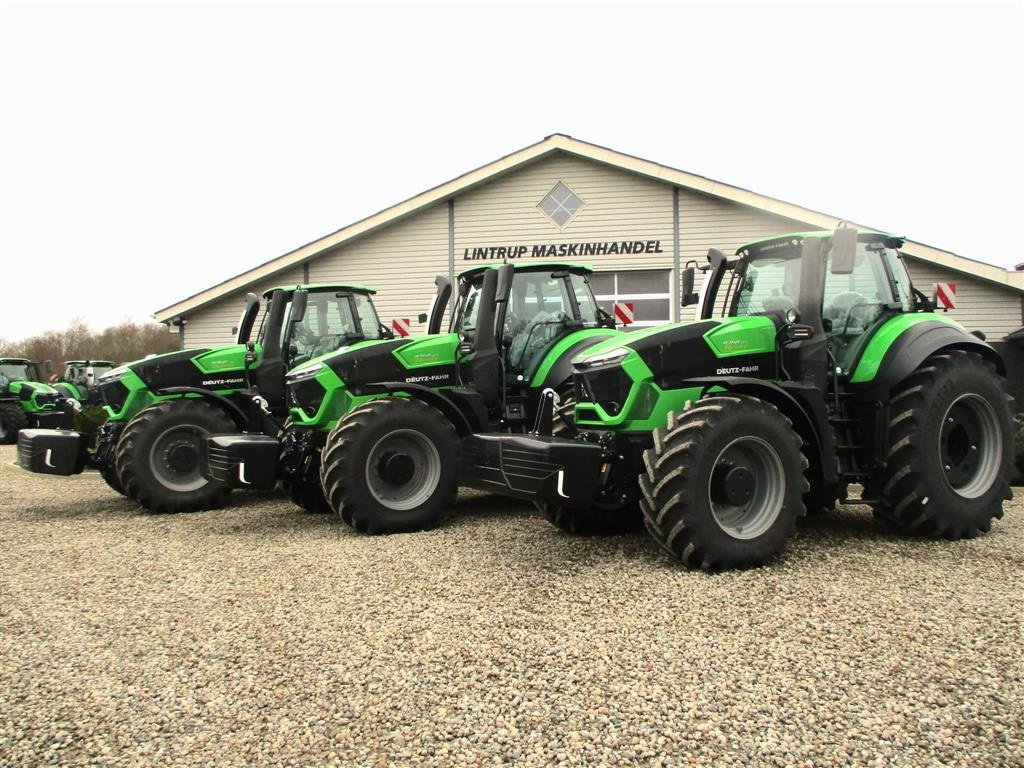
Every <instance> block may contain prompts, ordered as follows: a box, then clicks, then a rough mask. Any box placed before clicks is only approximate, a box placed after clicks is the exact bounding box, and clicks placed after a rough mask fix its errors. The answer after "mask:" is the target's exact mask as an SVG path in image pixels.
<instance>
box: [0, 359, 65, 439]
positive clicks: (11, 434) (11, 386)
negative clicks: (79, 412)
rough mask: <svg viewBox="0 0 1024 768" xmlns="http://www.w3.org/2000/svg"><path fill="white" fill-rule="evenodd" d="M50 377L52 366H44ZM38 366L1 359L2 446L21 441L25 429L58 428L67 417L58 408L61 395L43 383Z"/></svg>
mask: <svg viewBox="0 0 1024 768" xmlns="http://www.w3.org/2000/svg"><path fill="white" fill-rule="evenodd" d="M45 370H46V372H47V373H49V370H50V363H49V361H47V362H46V363H45ZM42 380H43V374H42V373H41V372H40V370H39V366H38V365H36V364H35V363H33V362H32V361H31V360H25V359H24V358H21V357H4V358H0V444H4V445H8V444H10V443H14V442H16V441H17V439H18V431H19V430H21V429H25V428H26V427H59V426H62V425H63V424H65V423H66V419H67V416H66V415H65V412H64V410H62V409H61V408H60V407H59V405H60V401H61V397H62V394H61V393H60V392H58V391H57V390H56V389H54V388H53V387H51V386H50V385H49V384H44V383H43V381H42Z"/></svg>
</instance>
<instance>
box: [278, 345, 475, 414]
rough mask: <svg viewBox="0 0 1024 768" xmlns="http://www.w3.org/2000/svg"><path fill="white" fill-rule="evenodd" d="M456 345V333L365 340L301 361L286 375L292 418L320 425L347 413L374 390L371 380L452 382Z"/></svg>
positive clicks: (434, 384)
mask: <svg viewBox="0 0 1024 768" xmlns="http://www.w3.org/2000/svg"><path fill="white" fill-rule="evenodd" d="M458 344H459V336H458V334H456V333H446V334H440V335H429V336H421V337H418V338H406V339H385V340H380V341H367V342H363V343H361V344H359V345H357V346H352V347H348V348H346V349H343V350H339V351H337V352H334V353H332V354H330V355H325V356H324V357H320V358H317V359H316V360H312V361H310V362H308V363H305V364H304V365H302V366H300V367H298V368H295V369H294V370H292V371H291V372H290V373H289V374H288V376H287V379H286V381H287V384H288V389H289V398H290V401H291V404H292V406H293V407H292V411H291V412H292V418H293V421H294V423H296V424H297V425H299V426H321V427H322V426H323V422H324V420H327V421H328V422H329V421H333V420H335V419H337V418H338V417H339V416H340V415H341V414H342V413H345V412H347V410H349V409H350V408H351V406H352V400H355V399H359V398H363V397H372V396H373V395H375V394H379V390H378V389H377V388H375V387H374V386H373V385H374V384H380V383H384V382H391V383H395V382H401V383H406V384H419V385H422V386H426V387H430V388H437V387H446V386H452V385H454V384H455V382H456V350H457V348H458Z"/></svg>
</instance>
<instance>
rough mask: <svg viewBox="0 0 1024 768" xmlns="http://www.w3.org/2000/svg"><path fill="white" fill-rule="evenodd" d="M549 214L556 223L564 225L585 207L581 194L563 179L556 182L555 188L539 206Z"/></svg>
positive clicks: (545, 196)
mask: <svg viewBox="0 0 1024 768" xmlns="http://www.w3.org/2000/svg"><path fill="white" fill-rule="evenodd" d="M537 207H538V208H540V209H541V210H542V211H544V213H546V214H547V215H548V218H549V219H551V220H552V221H553V222H555V224H557V225H558V226H560V227H564V226H565V225H566V223H568V221H569V219H571V218H572V217H573V216H575V215H576V212H577V211H578V210H579V209H580V208H582V207H583V201H582V200H580V198H579V196H578V195H577V194H576V193H575V192H573V191H572V190H571V189H569V187H567V186H566V185H565V184H564V183H562V182H561V181H560V182H558V183H557V184H555V186H554V188H553V189H552V190H551V191H550V192H548V193H547V194H546V195H544V199H543V200H541V201H540V204H539V205H538V206H537Z"/></svg>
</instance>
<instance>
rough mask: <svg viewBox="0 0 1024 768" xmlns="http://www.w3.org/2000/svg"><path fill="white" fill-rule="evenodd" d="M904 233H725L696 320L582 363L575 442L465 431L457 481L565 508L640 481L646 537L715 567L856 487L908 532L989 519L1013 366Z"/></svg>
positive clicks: (583, 509) (625, 341)
mask: <svg viewBox="0 0 1024 768" xmlns="http://www.w3.org/2000/svg"><path fill="white" fill-rule="evenodd" d="M902 244H903V241H902V239H900V238H898V237H893V236H890V235H886V234H883V233H877V232H861V233H858V232H857V231H856V230H855V229H850V228H841V229H838V230H836V231H835V232H831V233H830V232H811V233H802V234H795V235H787V236H781V237H773V238H770V239H766V240H761V241H758V242H755V243H751V244H749V245H746V246H744V247H742V248H740V249H739V250H738V252H737V253H736V254H735V256H734V257H733V258H726V257H725V256H724V255H723V254H722V253H721V252H719V251H716V250H714V249H713V250H712V251H711V252H710V253H709V257H708V266H707V273H706V277H705V280H704V284H703V286H702V291H701V294H702V295H701V296H700V297H699V319H697V320H695V321H693V322H687V323H678V324H673V325H668V326H664V327H660V328H653V329H649V330H641V331H637V332H635V333H632V334H630V335H628V336H626V337H623V338H622V339H618V340H612V341H609V342H605V343H602V344H600V345H597V346H594V347H591V348H590V349H588V350H586V351H585V352H584V353H583V354H581V355H580V356H579V357H578V358H577V359H576V361H575V362H574V380H575V389H576V392H575V394H576V400H577V403H576V409H575V417H574V419H573V422H572V428H573V430H574V431H575V439H574V440H565V439H560V438H557V437H548V436H545V435H544V434H538V435H536V436H531V437H530V438H528V439H520V440H518V441H513V440H511V439H509V438H507V437H504V436H496V435H483V434H478V435H473V436H472V437H470V438H468V439H465V440H463V442H462V482H463V483H464V484H467V485H475V486H478V487H485V488H492V489H494V490H496V491H499V492H504V493H508V494H510V495H513V496H519V497H521V498H528V499H531V500H533V501H535V502H536V503H537V504H538V506H539V507H541V508H542V509H544V510H545V511H546V512H547V514H548V517H549V518H551V519H553V520H556V521H557V520H558V519H559V518H561V519H568V520H572V519H587V518H588V517H595V516H597V517H600V516H602V515H607V514H609V511H612V513H614V502H615V500H616V499H620V498H622V497H623V496H624V495H630V494H631V495H633V496H635V497H636V498H638V500H639V502H640V506H641V509H642V512H643V517H644V522H645V524H646V527H647V530H648V531H649V532H650V534H651V535H652V536H653V537H654V539H655V540H656V541H657V542H658V543H659V544H660V545H661V546H662V547H663V548H664V549H665V550H666V551H667V552H669V553H670V554H671V555H672V556H673V557H675V558H678V559H679V560H681V561H682V562H684V563H685V564H686V565H688V566H690V567H695V568H703V569H707V570H714V569H727V568H742V567H747V566H753V565H759V564H761V563H764V562H766V561H768V560H769V559H771V558H772V557H774V556H775V555H777V554H778V553H779V552H780V551H782V549H783V548H784V546H785V544H786V542H787V540H788V539H789V538H790V537H792V536H793V535H794V532H795V526H796V522H797V519H798V518H799V517H800V516H801V515H802V514H804V513H805V511H807V512H811V513H816V512H819V511H822V510H827V509H830V508H832V507H834V506H835V503H836V502H837V501H845V500H846V499H847V489H848V486H850V485H853V484H859V485H861V486H862V487H863V492H862V494H861V496H860V499H859V500H860V502H861V503H865V504H869V505H871V506H872V507H873V508H874V511H875V513H876V515H877V516H878V517H880V518H882V519H883V520H885V521H886V522H888V523H889V524H891V525H892V526H893V527H894V528H896V529H897V530H898V531H901V532H903V533H905V534H908V535H915V536H926V537H934V538H947V539H960V538H969V537H972V536H975V535H978V534H979V533H981V532H985V531H988V530H989V528H990V526H991V524H992V520H993V519H994V518H999V517H1002V514H1003V513H1002V505H1003V501H1004V500H1007V499H1009V498H1011V493H1010V489H1009V483H1008V478H1009V477H1010V471H1011V456H1012V440H1013V436H1012V425H1013V419H1012V412H1013V411H1012V399H1011V398H1010V396H1009V395H1008V394H1007V388H1006V381H1005V379H1004V374H1005V370H1004V367H1003V362H1002V360H1001V359H1000V357H999V355H998V354H997V353H996V352H995V351H994V350H993V349H992V347H990V346H989V345H988V344H986V343H985V341H984V334H983V333H981V332H974V333H969V332H968V331H967V330H965V329H964V328H963V327H961V326H960V325H959V324H957V323H956V322H954V321H953V320H951V319H949V318H948V317H946V316H945V315H943V314H937V313H935V312H934V311H933V309H934V307H933V306H932V305H931V303H930V302H929V300H928V299H927V298H925V297H924V295H923V294H922V293H921V292H920V291H918V290H917V289H915V288H914V286H913V284H912V283H911V280H910V276H909V273H908V272H907V270H906V268H905V266H904V263H903V260H902V257H901V254H900V251H899V249H900V247H901V246H902ZM693 275H694V272H693V267H689V268H688V269H687V271H686V273H685V276H684V280H683V283H684V286H683V296H684V300H685V301H687V302H690V301H693V300H697V298H698V297H696V296H693V294H692V285H693ZM624 491H625V492H624ZM627 509H628V508H625V507H624V508H623V511H626V510H627Z"/></svg>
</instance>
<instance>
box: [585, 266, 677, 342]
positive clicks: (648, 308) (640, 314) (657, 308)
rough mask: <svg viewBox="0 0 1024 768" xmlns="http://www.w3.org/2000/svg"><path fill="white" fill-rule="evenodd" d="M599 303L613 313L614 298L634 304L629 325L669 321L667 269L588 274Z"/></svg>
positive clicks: (605, 309) (670, 303) (635, 326)
mask: <svg viewBox="0 0 1024 768" xmlns="http://www.w3.org/2000/svg"><path fill="white" fill-rule="evenodd" d="M590 286H591V288H593V289H594V295H595V297H596V298H597V303H598V306H600V307H601V309H603V310H604V311H605V312H607V313H608V314H609V315H613V312H612V310H613V307H612V305H613V304H614V303H615V302H616V301H624V302H629V303H630V304H632V305H633V325H632V326H630V327H632V328H646V327H649V326H653V325H662V324H664V323H668V322H671V318H672V286H671V281H670V279H669V271H668V270H667V269H649V270H636V271H630V272H596V273H594V274H592V275H591V276H590Z"/></svg>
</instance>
